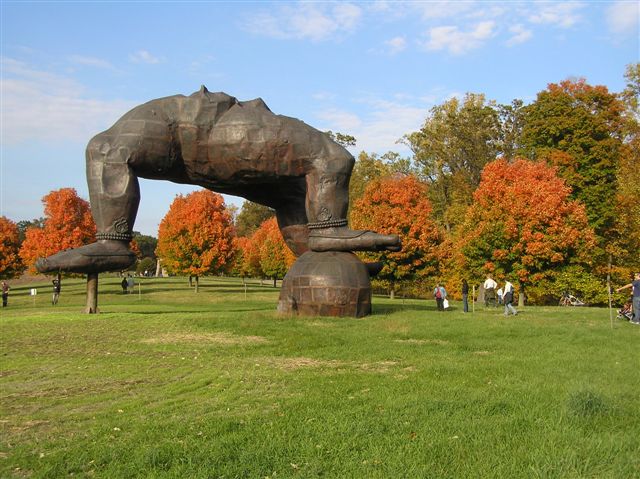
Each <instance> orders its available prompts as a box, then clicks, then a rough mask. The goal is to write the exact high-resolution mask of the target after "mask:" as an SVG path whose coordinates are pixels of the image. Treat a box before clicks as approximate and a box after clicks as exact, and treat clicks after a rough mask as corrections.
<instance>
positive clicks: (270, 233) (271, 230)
mask: <svg viewBox="0 0 640 479" xmlns="http://www.w3.org/2000/svg"><path fill="white" fill-rule="evenodd" d="M259 231H260V232H261V234H260V235H259V237H260V239H258V238H255V239H253V240H252V241H253V243H254V244H255V245H257V246H258V251H259V255H260V269H261V271H262V272H263V273H264V275H265V276H266V277H268V278H272V279H273V286H274V288H275V286H276V280H277V279H278V278H284V275H285V274H287V271H288V270H289V268H290V267H291V265H292V264H293V263H294V262H295V260H296V257H295V255H294V254H293V253H292V252H291V250H290V249H289V247H288V246H287V244H286V243H285V241H284V239H283V238H282V234H281V233H280V228H278V223H277V221H276V219H275V218H270V219H268V220H267V221H265V222H264V223H262V225H260V229H259Z"/></svg>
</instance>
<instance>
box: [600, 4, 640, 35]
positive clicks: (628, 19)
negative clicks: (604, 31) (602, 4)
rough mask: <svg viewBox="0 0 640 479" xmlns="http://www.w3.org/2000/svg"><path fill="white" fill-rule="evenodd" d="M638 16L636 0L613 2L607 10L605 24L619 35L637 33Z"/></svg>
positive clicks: (639, 7) (639, 14) (639, 15)
mask: <svg viewBox="0 0 640 479" xmlns="http://www.w3.org/2000/svg"><path fill="white" fill-rule="evenodd" d="M639 18H640V4H638V2H635V1H633V2H629V1H618V2H614V3H613V4H612V5H611V6H610V7H609V8H608V10H607V24H608V25H609V29H610V30H611V31H612V32H613V33H615V34H619V35H624V34H627V33H634V32H635V34H636V36H637V35H638V19H639Z"/></svg>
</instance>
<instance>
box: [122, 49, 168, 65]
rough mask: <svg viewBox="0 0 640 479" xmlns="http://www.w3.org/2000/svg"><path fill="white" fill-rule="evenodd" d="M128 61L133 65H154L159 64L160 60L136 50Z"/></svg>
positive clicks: (143, 51)
mask: <svg viewBox="0 0 640 479" xmlns="http://www.w3.org/2000/svg"><path fill="white" fill-rule="evenodd" d="M129 61H131V62H133V63H147V64H149V65H155V64H156V63H160V62H161V61H162V59H160V58H158V57H156V56H154V55H152V54H151V53H149V52H148V51H147V50H138V51H137V52H135V53H132V54H131V55H129Z"/></svg>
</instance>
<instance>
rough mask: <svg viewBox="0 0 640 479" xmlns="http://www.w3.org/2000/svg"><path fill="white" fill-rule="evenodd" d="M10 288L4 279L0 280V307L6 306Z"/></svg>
mask: <svg viewBox="0 0 640 479" xmlns="http://www.w3.org/2000/svg"><path fill="white" fill-rule="evenodd" d="M10 289H11V288H10V287H9V285H8V284H7V282H6V281H3V282H2V307H3V308H6V307H7V302H8V301H9V290H10Z"/></svg>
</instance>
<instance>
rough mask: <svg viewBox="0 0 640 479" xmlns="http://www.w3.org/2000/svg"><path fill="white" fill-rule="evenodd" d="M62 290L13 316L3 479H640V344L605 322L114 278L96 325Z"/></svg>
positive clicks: (1, 385)
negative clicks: (339, 312) (308, 310)
mask: <svg viewBox="0 0 640 479" xmlns="http://www.w3.org/2000/svg"><path fill="white" fill-rule="evenodd" d="M137 281H140V280H138V279H137ZM33 287H38V295H37V296H35V298H34V297H32V296H30V295H29V291H30V289H31V288H33ZM50 292H51V288H50V283H49V282H48V281H46V280H45V281H43V282H41V283H39V284H20V285H16V286H15V287H14V288H13V289H12V291H11V295H10V298H9V307H8V308H4V309H3V310H2V312H1V317H0V327H1V329H0V336H1V341H0V346H1V347H0V354H1V356H0V357H1V358H2V363H1V377H0V397H1V403H0V405H1V408H2V409H1V416H2V417H1V424H2V429H1V430H2V439H1V441H0V477H3V478H4V477H7V478H10V477H37V478H52V477H53V478H55V477H69V476H71V475H73V476H74V477H109V478H126V477H151V478H168V477H175V478H245V477H246V478H265V477H269V478H289V477H291V478H297V477H299V478H313V477H327V478H360V477H362V478H401V477H403V478H428V477H433V478H483V477H486V478H502V477H504V478H518V477H533V478H538V477H539V478H583V477H593V478H622V477H625V478H626V477H640V454H639V452H640V443H639V431H640V408H639V402H638V401H639V399H638V398H639V391H640V367H639V366H640V359H639V356H638V352H639V351H640V327H637V326H632V325H630V324H629V323H627V322H621V321H619V320H616V319H614V322H613V324H612V323H611V322H610V318H609V312H608V310H606V309H597V308H558V307H549V308H526V309H524V310H523V311H521V314H519V315H518V316H517V317H509V318H508V319H506V318H504V317H503V316H502V315H501V310H496V309H489V310H485V309H484V308H483V307H479V308H477V309H476V312H475V313H473V314H463V313H462V311H461V307H460V305H458V304H455V303H454V304H453V306H454V307H453V309H452V310H451V311H447V312H444V313H440V312H437V311H436V310H435V304H434V302H433V301H418V300H414V301H409V300H406V301H402V300H400V299H396V300H394V301H391V300H388V299H386V298H382V297H375V298H374V314H373V315H372V316H369V317H367V318H363V319H351V318H346V319H345V318H290V317H280V316H278V315H277V314H276V312H275V305H276V302H277V296H278V290H276V289H274V288H272V287H270V285H267V284H266V283H265V285H264V286H260V285H259V284H258V283H252V284H250V285H248V287H247V288H246V289H245V287H244V286H243V285H242V283H241V282H240V281H239V280H234V279H223V278H204V279H202V280H201V282H200V291H199V292H198V293H197V294H196V293H194V291H193V289H190V288H189V286H188V283H187V281H186V279H184V278H150V279H142V282H141V283H140V286H139V287H138V286H136V291H135V293H134V294H129V295H123V294H121V289H120V281H119V279H118V278H115V277H112V278H101V280H100V297H99V305H100V310H101V314H98V315H85V314H82V312H81V311H82V309H83V306H84V283H83V281H82V280H63V289H62V295H61V298H60V303H59V304H58V306H55V307H54V306H51V304H50Z"/></svg>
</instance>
